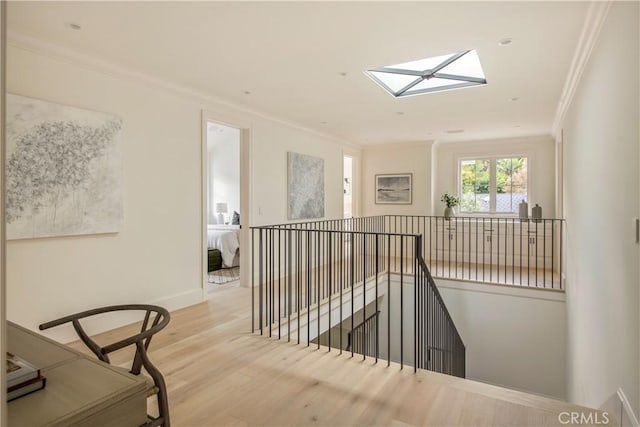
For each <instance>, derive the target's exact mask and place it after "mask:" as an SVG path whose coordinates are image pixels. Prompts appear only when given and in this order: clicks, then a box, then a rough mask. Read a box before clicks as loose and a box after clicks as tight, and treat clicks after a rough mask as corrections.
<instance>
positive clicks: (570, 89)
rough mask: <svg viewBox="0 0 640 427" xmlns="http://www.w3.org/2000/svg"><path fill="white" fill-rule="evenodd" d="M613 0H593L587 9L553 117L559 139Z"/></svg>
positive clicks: (556, 136) (553, 127) (553, 132)
mask: <svg viewBox="0 0 640 427" xmlns="http://www.w3.org/2000/svg"><path fill="white" fill-rule="evenodd" d="M611 3H612V1H611V0H605V1H592V2H591V4H590V5H589V9H588V10H587V16H586V18H585V20H584V25H583V26H582V31H581V33H580V38H579V39H578V45H577V48H576V51H575V53H574V55H573V59H572V61H571V66H570V67H569V73H568V75H567V80H566V81H565V83H564V88H563V89H562V95H561V96H560V101H558V107H557V109H556V114H555V116H554V119H553V126H552V127H551V132H552V135H553V136H554V137H555V138H556V139H558V138H560V137H561V135H560V133H561V130H562V124H563V122H564V118H565V116H566V114H567V111H568V110H569V107H570V106H571V102H572V101H573V97H574V96H575V93H576V90H577V88H578V84H579V83H580V79H581V78H582V74H583V72H584V69H585V67H586V65H587V62H588V61H589V58H590V57H591V52H592V51H593V47H594V46H595V44H596V42H597V40H598V36H599V35H600V30H601V29H602V25H603V24H604V21H605V19H606V18H607V14H608V13H609V9H610V8H611Z"/></svg>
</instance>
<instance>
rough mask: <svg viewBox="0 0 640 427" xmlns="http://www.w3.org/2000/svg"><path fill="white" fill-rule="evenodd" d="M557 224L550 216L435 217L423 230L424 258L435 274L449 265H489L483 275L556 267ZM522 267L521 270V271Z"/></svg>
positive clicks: (451, 266)
mask: <svg viewBox="0 0 640 427" xmlns="http://www.w3.org/2000/svg"><path fill="white" fill-rule="evenodd" d="M558 228H559V227H558V226H557V224H556V223H555V221H553V220H541V221H539V222H535V221H533V220H527V221H520V220H519V219H515V218H480V217H478V218H474V217H464V218H460V217H457V218H455V217H454V218H451V219H450V220H444V219H442V218H439V220H438V221H436V222H434V223H433V224H432V225H431V227H430V230H429V231H428V232H427V233H426V234H425V235H428V236H429V243H428V244H427V245H425V246H426V247H425V258H426V259H428V260H429V261H430V264H431V266H432V267H431V268H432V270H433V271H434V274H435V275H440V274H438V273H439V271H443V270H444V272H445V273H447V272H448V271H449V270H450V269H453V268H456V269H457V268H461V269H471V270H474V269H476V268H477V266H478V265H480V266H489V270H488V272H486V274H487V275H491V274H501V275H502V274H504V275H505V276H506V275H510V276H511V275H514V274H515V273H516V270H517V272H518V273H520V274H526V272H525V271H524V270H525V269H526V270H527V271H528V272H532V271H535V270H546V271H551V270H554V271H557V270H558V267H559V262H558V261H559V260H558V254H559V248H558V244H559V235H560V234H559V229H558ZM521 270H522V271H521Z"/></svg>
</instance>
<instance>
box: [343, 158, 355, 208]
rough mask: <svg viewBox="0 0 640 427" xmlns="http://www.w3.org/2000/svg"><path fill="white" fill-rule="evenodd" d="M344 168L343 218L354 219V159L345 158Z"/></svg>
mask: <svg viewBox="0 0 640 427" xmlns="http://www.w3.org/2000/svg"><path fill="white" fill-rule="evenodd" d="M343 158H344V166H343V168H344V169H343V174H342V178H343V179H342V185H343V186H344V196H343V212H344V214H343V218H353V157H351V156H343Z"/></svg>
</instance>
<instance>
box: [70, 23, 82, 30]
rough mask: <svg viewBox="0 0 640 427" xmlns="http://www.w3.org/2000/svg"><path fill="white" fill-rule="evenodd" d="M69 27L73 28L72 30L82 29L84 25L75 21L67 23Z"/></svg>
mask: <svg viewBox="0 0 640 427" xmlns="http://www.w3.org/2000/svg"><path fill="white" fill-rule="evenodd" d="M67 27H69V28H71V29H72V30H81V29H82V26H81V25H80V24H76V23H75V22H69V23H67Z"/></svg>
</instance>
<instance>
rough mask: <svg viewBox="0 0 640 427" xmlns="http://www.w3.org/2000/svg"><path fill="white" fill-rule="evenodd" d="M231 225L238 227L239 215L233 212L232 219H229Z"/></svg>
mask: <svg viewBox="0 0 640 427" xmlns="http://www.w3.org/2000/svg"><path fill="white" fill-rule="evenodd" d="M231 225H240V214H239V213H238V212H236V211H233V217H231Z"/></svg>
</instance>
